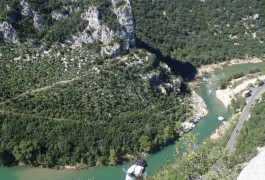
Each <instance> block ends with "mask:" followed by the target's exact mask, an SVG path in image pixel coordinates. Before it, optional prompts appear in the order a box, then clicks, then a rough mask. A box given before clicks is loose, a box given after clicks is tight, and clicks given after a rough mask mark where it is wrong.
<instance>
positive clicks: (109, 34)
mask: <svg viewBox="0 0 265 180" xmlns="http://www.w3.org/2000/svg"><path fill="white" fill-rule="evenodd" d="M118 2H120V0H119V1H118V0H111V4H112V7H111V10H112V11H113V12H114V14H115V15H116V16H117V21H118V22H119V24H120V25H121V27H122V28H120V29H110V28H109V27H107V26H106V25H105V24H103V23H102V22H101V21H100V18H99V17H100V16H104V14H103V13H102V12H99V11H98V9H97V7H95V6H92V7H89V9H88V10H87V11H85V12H84V13H83V14H81V18H82V19H83V20H85V21H88V25H87V27H86V28H85V29H84V30H83V31H82V32H79V33H78V34H77V35H72V42H73V43H74V44H82V43H85V44H89V43H93V42H101V43H102V44H103V45H102V46H101V54H102V55H104V54H106V55H110V56H116V55H119V54H120V51H121V49H122V48H125V49H128V48H129V47H133V46H135V41H136V38H135V25H134V20H133V11H132V7H131V4H130V1H129V0H124V2H123V3H122V4H118ZM118 5H119V6H118ZM120 40H121V42H119V41H120Z"/></svg>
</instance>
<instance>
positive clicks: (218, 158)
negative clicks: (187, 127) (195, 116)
mask: <svg viewBox="0 0 265 180" xmlns="http://www.w3.org/2000/svg"><path fill="white" fill-rule="evenodd" d="M264 100H265V94H263V95H262V98H261V99H260V100H257V102H256V103H255V106H254V107H253V108H252V109H251V116H250V118H249V120H248V121H246V122H245V124H244V127H243V129H242V130H241V131H240V134H239V135H238V138H237V142H236V146H235V150H234V151H232V152H230V151H228V150H227V149H226V144H227V141H228V138H229V137H230V135H231V132H232V130H233V128H234V125H232V126H231V127H230V130H229V131H227V132H226V134H225V135H224V136H223V138H222V139H221V140H220V141H219V142H213V141H210V140H208V141H206V144H203V145H198V144H197V142H196V135H187V136H184V137H183V138H182V141H183V144H182V145H181V146H184V147H186V152H185V153H184V154H183V156H182V158H181V156H180V154H179V152H180V149H181V148H180V147H181V146H176V153H175V156H176V160H175V161H174V162H173V165H172V164H171V163H169V164H168V165H166V166H165V167H164V169H163V171H161V172H159V173H158V174H156V175H155V176H153V179H158V178H159V179H161V180H164V179H165V180H166V179H167V180H168V179H170V180H171V179H172V180H175V179H179V180H181V179H183V180H185V179H194V178H195V179H196V178H198V177H203V179H236V178H237V176H238V175H239V173H240V171H241V170H242V169H243V168H244V163H246V162H248V161H250V160H251V159H252V158H253V157H254V156H255V155H256V154H257V147H263V146H264V140H265V137H264V126H265V101H264ZM238 118H239V116H235V117H234V119H232V120H230V121H233V122H236V121H237V120H238Z"/></svg>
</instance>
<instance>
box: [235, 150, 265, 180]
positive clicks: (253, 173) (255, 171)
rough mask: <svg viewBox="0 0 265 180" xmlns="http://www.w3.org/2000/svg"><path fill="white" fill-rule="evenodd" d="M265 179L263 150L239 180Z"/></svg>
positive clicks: (244, 170)
mask: <svg viewBox="0 0 265 180" xmlns="http://www.w3.org/2000/svg"><path fill="white" fill-rule="evenodd" d="M264 178H265V148H264V147H263V148H261V149H260V152H259V154H258V155H257V156H256V157H254V158H253V159H252V160H251V161H250V162H249V163H248V165H247V166H246V167H245V168H244V169H243V170H242V172H241V173H240V174H239V176H238V177H237V180H249V179H255V180H264Z"/></svg>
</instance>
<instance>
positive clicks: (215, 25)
mask: <svg viewBox="0 0 265 180" xmlns="http://www.w3.org/2000/svg"><path fill="white" fill-rule="evenodd" d="M132 2H133V6H134V14H135V18H136V30H137V33H136V34H137V38H138V40H140V41H142V42H145V44H148V45H149V46H151V47H153V48H156V49H157V50H159V51H161V52H162V53H163V54H164V55H170V56H171V57H172V58H173V59H177V60H180V61H189V62H192V63H193V64H194V65H201V64H209V63H215V62H218V61H224V60H227V59H228V60H229V59H231V58H235V57H237V58H244V57H245V56H246V55H247V56H248V57H252V56H262V55H263V54H264V52H265V49H264V48H263V46H264V44H262V43H260V41H263V40H264V35H265V34H264V32H265V29H264V28H265V26H264V25H265V19H264V18H259V19H257V20H255V19H253V16H254V15H255V14H259V16H260V17H264V16H265V14H264V11H263V9H264V8H265V2H264V1H260V0H254V1H248V0H239V1H225V0H211V1H205V2H204V1H194V0H180V1H176V0H173V1H164V0H154V1H150V0H134V1H132ZM254 32H256V35H257V37H256V38H253V36H252V34H253V33H254Z"/></svg>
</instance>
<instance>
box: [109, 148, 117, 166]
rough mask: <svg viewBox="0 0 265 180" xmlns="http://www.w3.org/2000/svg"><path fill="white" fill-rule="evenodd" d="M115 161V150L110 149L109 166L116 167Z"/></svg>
mask: <svg viewBox="0 0 265 180" xmlns="http://www.w3.org/2000/svg"><path fill="white" fill-rule="evenodd" d="M117 161H118V158H117V152H116V151H115V149H113V148H110V151H109V164H110V165H116V164H117Z"/></svg>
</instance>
